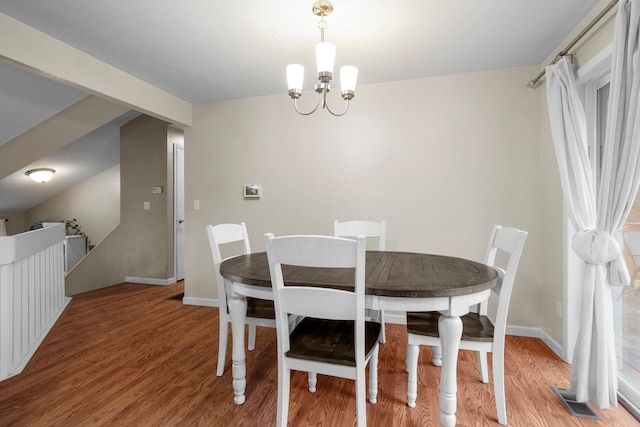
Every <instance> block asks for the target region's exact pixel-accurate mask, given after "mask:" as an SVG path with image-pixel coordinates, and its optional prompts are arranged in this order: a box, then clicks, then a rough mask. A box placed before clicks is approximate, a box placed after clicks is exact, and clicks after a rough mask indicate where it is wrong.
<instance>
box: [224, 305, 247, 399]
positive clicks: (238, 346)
mask: <svg viewBox="0 0 640 427" xmlns="http://www.w3.org/2000/svg"><path fill="white" fill-rule="evenodd" d="M227 295H232V294H231V293H227ZM227 304H228V305H229V316H230V317H231V338H232V341H231V342H232V346H231V349H232V351H231V360H232V365H231V376H232V377H233V383H232V384H233V393H234V397H233V401H234V402H235V404H236V405H242V404H243V403H244V401H245V395H244V391H245V388H246V386H247V364H246V360H245V351H244V322H245V320H246V318H247V299H246V298H245V297H243V296H241V295H233V296H231V297H230V298H229V299H228V301H227Z"/></svg>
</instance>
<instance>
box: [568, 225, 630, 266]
mask: <svg viewBox="0 0 640 427" xmlns="http://www.w3.org/2000/svg"><path fill="white" fill-rule="evenodd" d="M571 247H572V248H573V250H574V251H575V253H576V254H578V256H579V257H580V258H582V260H583V261H585V262H588V263H589V264H606V263H609V262H611V261H613V260H614V259H616V258H618V257H620V255H622V253H621V252H620V248H619V247H618V242H616V240H615V239H614V238H613V236H612V235H611V234H609V232H607V231H604V230H596V229H595V228H591V229H585V230H582V231H579V232H578V233H576V235H575V236H574V237H573V244H572V246H571Z"/></svg>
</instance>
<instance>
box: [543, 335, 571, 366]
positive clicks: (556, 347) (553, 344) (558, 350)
mask: <svg viewBox="0 0 640 427" xmlns="http://www.w3.org/2000/svg"><path fill="white" fill-rule="evenodd" d="M540 339H541V340H542V342H544V343H545V344H546V345H547V347H549V348H550V349H551V350H553V352H554V353H555V354H557V355H558V357H559V358H560V359H562V360H564V361H565V362H566V363H569V364H571V361H570V360H567V357H566V355H565V351H564V348H563V347H562V346H561V345H560V344H559V343H558V342H557V341H556V340H554V339H553V338H551V337H550V336H549V335H548V334H547V333H546V332H545V331H543V330H540Z"/></svg>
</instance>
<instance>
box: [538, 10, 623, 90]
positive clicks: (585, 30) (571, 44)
mask: <svg viewBox="0 0 640 427" xmlns="http://www.w3.org/2000/svg"><path fill="white" fill-rule="evenodd" d="M616 4H618V0H613V1H612V2H611V3H609V4H608V5H607V6H606V7H605V8H604V9H603V10H602V12H600V13H599V14H598V16H596V17H595V18H593V21H591V22H590V23H589V24H588V25H587V26H586V27H585V28H584V29H583V30H582V31H580V34H578V35H577V36H576V37H575V38H574V39H573V40H571V42H570V43H569V44H568V45H567V47H565V48H564V49H562V50H561V51H560V53H558V55H556V57H555V58H554V60H553V61H551V63H550V64H549V65H553V64H555V63H556V62H558V61H559V60H560V58H562V57H563V56H567V54H568V53H569V49H571V48H572V47H573V46H575V44H576V43H578V42H579V41H580V39H581V38H583V37H584V36H585V34H587V33H588V32H589V31H590V30H591V29H592V28H593V27H595V25H596V24H597V23H598V22H599V21H600V20H601V19H602V18H604V16H605V15H606V14H607V13H609V11H610V10H611V9H613V7H614V6H615V5H616ZM545 69H546V67H545ZM545 69H543V70H542V71H541V72H540V74H538V75H537V76H536V77H535V78H534V79H533V80H531V81H530V82H529V83H527V86H529V87H530V88H531V89H535V88H536V87H537V86H538V84H539V83H540V79H542V77H543V76H544V74H545Z"/></svg>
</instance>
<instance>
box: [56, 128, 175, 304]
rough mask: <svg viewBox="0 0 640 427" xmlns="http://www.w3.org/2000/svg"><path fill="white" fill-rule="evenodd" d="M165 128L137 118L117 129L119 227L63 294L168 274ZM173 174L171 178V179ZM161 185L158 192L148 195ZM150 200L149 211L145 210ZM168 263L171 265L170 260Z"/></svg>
mask: <svg viewBox="0 0 640 427" xmlns="http://www.w3.org/2000/svg"><path fill="white" fill-rule="evenodd" d="M168 129H169V126H168V125H167V124H166V123H165V122H162V121H160V120H158V119H155V118H152V117H149V116H140V117H138V118H136V119H134V120H131V121H130V122H128V123H127V124H126V125H124V126H123V127H122V128H121V130H120V187H121V188H120V197H121V198H120V225H119V226H118V227H117V228H116V229H115V230H114V231H113V232H112V233H111V234H109V235H108V236H107V237H106V239H105V240H104V241H103V242H102V243H101V244H100V245H98V246H97V247H96V248H95V249H94V250H92V251H91V252H90V253H89V255H88V256H87V257H86V258H85V259H84V260H83V261H82V262H81V263H80V264H78V265H77V266H76V268H74V269H73V270H72V271H71V273H70V274H69V275H68V276H67V278H66V291H67V295H74V294H76V293H79V292H84V291H88V290H91V289H97V288H101V287H104V286H108V285H113V284H116V283H121V282H123V281H124V280H125V277H127V276H128V277H136V278H143V279H158V280H166V279H169V278H171V277H172V275H173V268H172V267H170V266H169V262H168V260H170V259H171V260H173V244H169V237H168V229H169V227H168V226H167V222H168V221H172V215H169V214H168V213H167V211H168V209H167V206H168V200H167V197H168V196H167V182H168V181H169V179H173V178H172V173H171V172H170V171H169V170H168V169H169V167H168V160H167V152H168V147H167V146H168V145H169V144H170V143H171V139H172V138H169V130H168ZM169 177H171V178H169ZM154 186H162V187H163V192H162V193H161V194H152V188H153V187H154ZM144 202H150V207H151V209H150V210H144V209H143V206H144ZM171 265H172V264H171Z"/></svg>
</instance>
